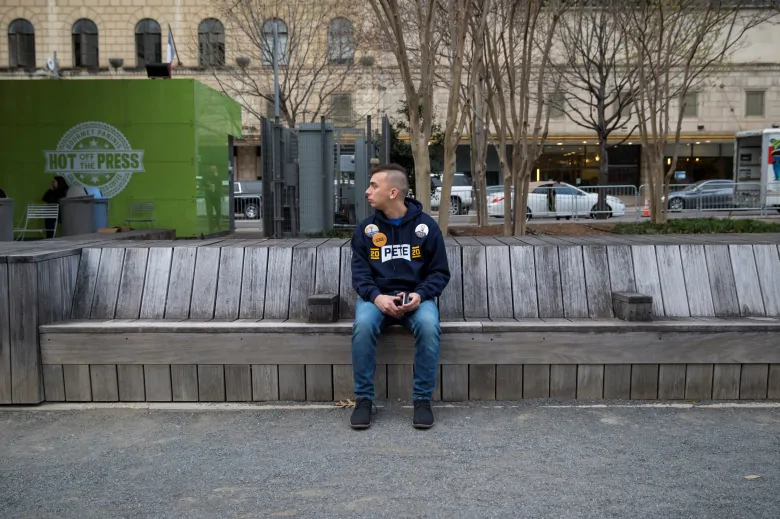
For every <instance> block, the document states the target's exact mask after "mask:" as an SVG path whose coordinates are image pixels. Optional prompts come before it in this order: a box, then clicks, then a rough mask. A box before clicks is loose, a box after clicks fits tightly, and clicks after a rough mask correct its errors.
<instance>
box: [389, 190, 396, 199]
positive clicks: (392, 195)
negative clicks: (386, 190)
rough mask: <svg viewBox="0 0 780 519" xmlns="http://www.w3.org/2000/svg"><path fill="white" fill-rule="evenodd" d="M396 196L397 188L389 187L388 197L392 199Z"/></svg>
mask: <svg viewBox="0 0 780 519" xmlns="http://www.w3.org/2000/svg"><path fill="white" fill-rule="evenodd" d="M397 196H398V189H396V188H393V189H391V190H390V198H391V199H392V198H395V197H397Z"/></svg>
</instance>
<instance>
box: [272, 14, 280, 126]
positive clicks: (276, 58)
mask: <svg viewBox="0 0 780 519" xmlns="http://www.w3.org/2000/svg"><path fill="white" fill-rule="evenodd" d="M273 24H274V122H276V124H279V29H278V20H277V19H276V18H274V20H273Z"/></svg>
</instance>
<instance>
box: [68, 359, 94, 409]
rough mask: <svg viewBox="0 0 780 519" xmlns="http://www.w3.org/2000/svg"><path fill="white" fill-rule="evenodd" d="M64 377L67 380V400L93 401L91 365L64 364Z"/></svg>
mask: <svg viewBox="0 0 780 519" xmlns="http://www.w3.org/2000/svg"><path fill="white" fill-rule="evenodd" d="M62 377H63V380H64V382H65V400H66V401H67V402H90V401H92V388H91V386H90V384H91V382H90V377H89V366H85V365H78V364H69V365H67V366H63V367H62Z"/></svg>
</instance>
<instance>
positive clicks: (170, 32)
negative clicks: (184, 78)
mask: <svg viewBox="0 0 780 519" xmlns="http://www.w3.org/2000/svg"><path fill="white" fill-rule="evenodd" d="M168 34H170V35H171V41H172V42H173V53H174V54H176V64H177V65H178V66H180V67H181V60H180V59H179V51H178V50H176V39H175V38H174V37H173V30H172V29H171V24H168Z"/></svg>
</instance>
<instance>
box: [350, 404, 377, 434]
mask: <svg viewBox="0 0 780 519" xmlns="http://www.w3.org/2000/svg"><path fill="white" fill-rule="evenodd" d="M373 407H374V402H372V401H371V400H369V399H368V398H358V399H357V400H355V410H354V411H352V418H350V421H349V425H350V426H351V427H352V428H353V429H368V428H369V427H371V414H372V411H373Z"/></svg>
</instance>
